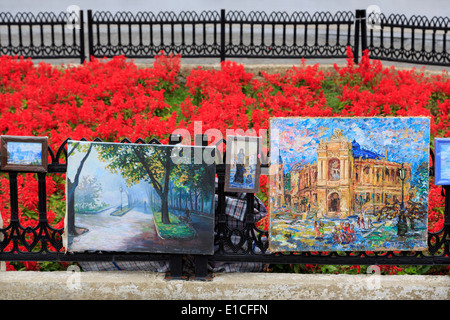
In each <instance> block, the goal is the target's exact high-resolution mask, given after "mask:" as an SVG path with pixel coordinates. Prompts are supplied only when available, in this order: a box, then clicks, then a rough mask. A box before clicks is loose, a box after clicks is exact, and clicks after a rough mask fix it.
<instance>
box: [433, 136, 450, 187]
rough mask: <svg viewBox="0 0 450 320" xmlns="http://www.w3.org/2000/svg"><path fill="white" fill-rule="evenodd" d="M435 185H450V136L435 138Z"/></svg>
mask: <svg viewBox="0 0 450 320" xmlns="http://www.w3.org/2000/svg"><path fill="white" fill-rule="evenodd" d="M434 151H435V163H436V168H435V169H436V170H435V178H434V183H435V185H447V186H448V185H450V138H435V139H434Z"/></svg>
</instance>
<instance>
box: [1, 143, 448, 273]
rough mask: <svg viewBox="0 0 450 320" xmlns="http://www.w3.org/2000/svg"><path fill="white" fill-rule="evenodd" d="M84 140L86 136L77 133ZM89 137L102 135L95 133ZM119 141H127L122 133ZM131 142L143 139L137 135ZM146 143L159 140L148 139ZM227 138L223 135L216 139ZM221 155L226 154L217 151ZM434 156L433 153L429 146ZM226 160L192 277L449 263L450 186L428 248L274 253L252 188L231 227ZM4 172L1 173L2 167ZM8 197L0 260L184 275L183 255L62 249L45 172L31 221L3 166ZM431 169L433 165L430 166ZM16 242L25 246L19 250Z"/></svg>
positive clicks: (61, 157)
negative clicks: (206, 250) (26, 221)
mask: <svg viewBox="0 0 450 320" xmlns="http://www.w3.org/2000/svg"><path fill="white" fill-rule="evenodd" d="M68 140H69V139H67V140H66V141H65V142H64V143H63V144H62V145H61V146H60V147H59V148H58V150H57V152H56V153H55V152H54V151H53V150H52V148H51V147H49V155H50V157H51V159H52V161H51V163H49V165H48V173H47V174H48V175H51V174H57V173H65V172H66V170H67V165H66V163H65V162H64V161H65V159H66V158H67V141H68ZM82 140H84V141H86V140H85V139H82ZM195 140H196V144H197V145H205V143H207V141H208V140H207V139H205V137H204V136H202V135H199V136H196V139H195ZM94 141H101V140H99V139H96V140H94ZM169 141H170V142H169V143H170V144H176V143H179V142H180V141H181V137H180V136H176V135H175V136H171V137H170V139H169ZM121 143H131V141H130V140H128V139H125V140H123V141H121ZM135 143H146V142H145V141H144V140H143V139H138V140H137V141H135ZM148 143H149V144H158V143H160V142H159V141H158V140H156V139H152V140H151V141H149V142H148ZM221 143H224V144H226V141H225V140H221V141H218V142H217V143H216V144H215V145H216V146H219V145H220V144H221ZM221 156H223V159H225V158H226V157H225V154H223V155H221ZM431 157H432V159H433V162H434V154H433V153H432V152H431ZM224 163H225V162H224V161H223V162H222V163H218V164H217V167H216V174H217V177H218V190H217V194H218V206H217V209H216V221H217V223H216V227H215V233H216V236H215V246H216V249H215V253H214V255H211V256H205V255H197V256H194V258H195V278H196V279H201V280H204V279H207V278H208V268H207V264H208V262H259V263H267V264H334V265H342V264H345V265H448V264H450V249H449V248H450V186H444V187H443V189H442V192H443V195H445V222H444V225H443V228H442V229H441V230H439V231H437V232H434V233H432V232H429V233H428V250H427V251H399V252H394V251H386V252H299V253H281V252H280V253H273V252H269V251H268V232H267V231H264V230H260V229H258V228H257V227H256V226H255V217H254V211H253V210H254V196H255V195H254V194H251V193H248V194H247V196H246V198H247V213H246V217H245V221H244V227H243V228H241V229H237V228H230V227H229V224H228V223H227V219H228V216H227V215H226V214H225V205H226V204H225V196H226V193H225V191H224V185H225V164H224ZM4 174H5V173H4ZM7 174H8V175H9V181H10V197H11V205H10V210H11V220H10V223H9V225H7V226H5V227H4V228H3V229H0V239H1V238H3V240H2V241H1V242H0V261H60V262H63V261H65V262H67V261H146V260H157V261H161V260H165V261H169V264H170V278H172V279H181V278H183V274H182V266H183V255H180V254H156V253H133V252H130V253H123V252H84V253H70V252H68V253H65V252H63V241H62V236H63V231H64V230H63V229H56V228H54V227H52V226H51V225H50V223H49V220H48V217H47V211H46V202H47V199H46V184H45V179H46V175H47V174H45V173H38V174H37V175H38V186H39V190H38V210H39V222H38V224H37V225H36V226H35V227H30V226H28V227H24V226H22V225H21V224H20V222H19V208H18V183H17V176H18V174H21V173H17V172H8V173H7ZM430 175H433V167H431V168H430ZM21 248H25V250H22V249H21Z"/></svg>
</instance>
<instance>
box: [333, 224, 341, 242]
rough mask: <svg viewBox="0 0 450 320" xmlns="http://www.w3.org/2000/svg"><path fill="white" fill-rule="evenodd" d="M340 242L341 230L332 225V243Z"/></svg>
mask: <svg viewBox="0 0 450 320" xmlns="http://www.w3.org/2000/svg"><path fill="white" fill-rule="evenodd" d="M340 242H341V231H340V230H339V229H338V227H337V226H334V233H333V243H340Z"/></svg>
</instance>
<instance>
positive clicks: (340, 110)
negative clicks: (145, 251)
mask: <svg viewBox="0 0 450 320" xmlns="http://www.w3.org/2000/svg"><path fill="white" fill-rule="evenodd" d="M180 61H181V58H180V56H166V55H163V54H161V55H159V56H157V57H156V59H155V62H154V64H153V67H149V68H138V67H137V66H136V65H135V64H134V63H133V62H130V61H128V60H126V59H125V58H124V57H115V58H113V59H110V60H98V59H93V60H92V61H90V62H87V63H85V64H83V65H81V66H75V67H69V68H66V69H64V68H58V67H55V66H51V65H49V64H46V63H40V64H39V65H34V64H33V62H32V61H31V60H24V59H18V58H12V57H9V56H2V57H0V132H1V133H2V134H8V135H23V136H27V135H35V136H48V137H49V144H50V146H51V147H52V148H53V149H54V150H57V148H58V147H59V146H60V144H61V143H62V142H63V141H64V140H65V139H66V138H68V137H70V138H72V139H75V140H77V139H80V138H83V137H84V138H87V139H89V140H91V139H94V138H96V137H98V138H100V139H102V140H103V141H120V140H122V139H123V138H125V137H127V138H129V139H130V140H136V139H138V138H144V139H147V140H148V139H150V138H153V137H156V138H158V139H160V140H161V141H162V142H167V139H168V136H169V134H170V133H172V132H173V131H174V130H175V129H177V128H184V129H187V130H189V132H190V133H191V136H192V137H193V135H194V123H195V122H197V121H201V126H202V132H205V131H207V130H208V129H217V130H220V132H221V133H222V135H223V136H225V135H226V130H227V129H242V130H243V131H247V130H249V129H253V130H254V132H253V134H258V132H259V130H267V129H268V120H269V118H270V117H281V116H282V117H288V116H304V117H324V116H337V117H339V116H346V117H348V116H428V117H430V118H431V137H432V143H433V141H434V137H450V130H449V116H448V114H449V110H450V100H449V99H448V98H449V97H450V79H449V78H448V77H447V76H446V75H445V74H441V75H436V76H425V75H424V73H423V72H420V71H418V70H414V69H411V70H396V69H395V68H394V67H390V68H384V67H383V66H382V64H381V62H379V61H375V60H370V59H369V57H368V53H367V52H365V53H364V55H363V57H362V59H361V62H360V64H359V65H355V64H354V63H353V56H352V53H351V51H350V50H348V59H347V64H346V66H344V67H338V66H336V65H335V68H334V69H335V70H334V71H330V72H324V71H323V70H321V69H320V68H319V66H318V65H314V66H309V65H306V64H305V63H304V61H302V63H301V64H300V65H299V66H296V67H292V68H291V69H289V70H288V71H286V72H285V73H283V74H268V73H264V72H262V73H261V75H260V76H257V75H254V74H252V73H249V72H247V71H245V68H244V66H242V65H240V64H237V63H235V62H231V61H225V62H223V63H222V64H221V68H220V69H219V70H204V69H202V68H200V67H198V68H196V69H193V70H191V71H190V72H189V73H188V74H187V75H186V76H183V75H182V74H181V73H180ZM261 132H265V131H261ZM64 178H65V177H64V175H53V176H49V177H48V178H47V193H48V214H49V219H50V223H52V224H53V225H55V226H56V227H58V228H61V227H62V226H63V215H64V208H65V207H64V200H65V196H64V182H65V179H64ZM25 181H26V183H25ZM267 188H268V179H267V177H265V176H262V177H261V192H260V194H259V195H260V196H261V197H262V198H263V199H264V200H266V194H267ZM440 191H441V188H440V187H436V186H434V183H433V181H430V197H429V229H430V231H438V230H440V229H441V228H442V226H443V209H442V207H443V206H444V201H443V197H442V196H441V194H440ZM19 195H20V197H19V198H20V199H19V206H20V221H21V223H22V224H23V225H24V226H28V225H30V226H34V225H35V224H36V221H37V213H36V210H37V208H36V206H37V180H36V178H35V177H34V176H33V175H32V174H27V175H23V176H22V175H21V176H20V177H19ZM0 210H1V215H2V218H3V220H4V222H5V225H7V223H8V221H9V184H8V180H7V177H6V176H2V177H1V180H0ZM259 227H261V228H264V229H267V219H266V220H263V221H262V222H260V224H259ZM31 267H33V266H30V268H31Z"/></svg>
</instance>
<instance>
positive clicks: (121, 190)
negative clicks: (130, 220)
mask: <svg viewBox="0 0 450 320" xmlns="http://www.w3.org/2000/svg"><path fill="white" fill-rule="evenodd" d="M119 190H120V212H122V192H123V188H122V186H120V189H119Z"/></svg>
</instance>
